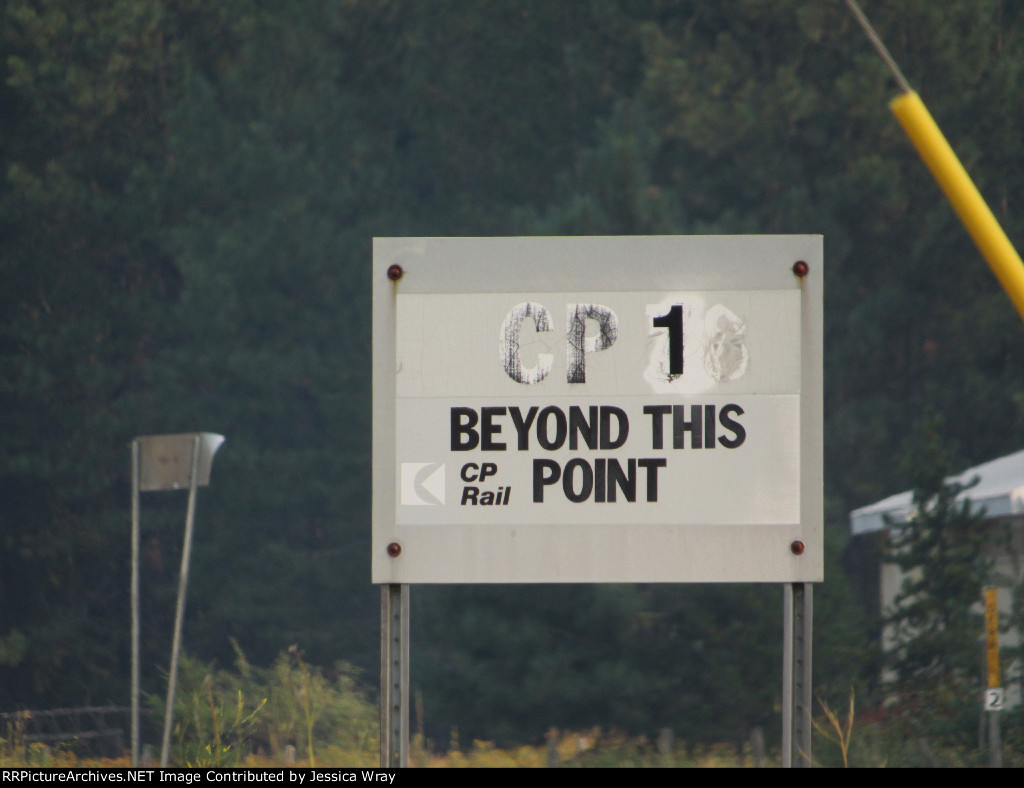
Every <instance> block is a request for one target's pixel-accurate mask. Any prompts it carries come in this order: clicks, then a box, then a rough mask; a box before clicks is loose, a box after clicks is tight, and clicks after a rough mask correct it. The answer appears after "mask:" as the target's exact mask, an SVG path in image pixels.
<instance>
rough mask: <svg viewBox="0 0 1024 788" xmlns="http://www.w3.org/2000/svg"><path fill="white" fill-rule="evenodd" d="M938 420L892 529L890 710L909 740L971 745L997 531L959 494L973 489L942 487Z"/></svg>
mask: <svg viewBox="0 0 1024 788" xmlns="http://www.w3.org/2000/svg"><path fill="white" fill-rule="evenodd" d="M940 427H941V422H939V421H938V420H935V419H932V420H930V421H929V422H926V424H925V426H924V427H923V428H922V437H921V439H920V440H921V448H920V449H919V450H918V452H919V453H916V454H913V455H911V456H910V457H909V459H908V464H909V465H910V466H911V467H912V469H913V473H914V475H915V477H916V484H915V487H914V513H913V516H912V517H911V518H910V519H909V520H908V521H907V522H906V523H898V524H897V523H890V532H891V537H890V543H889V550H888V552H887V560H888V561H889V562H891V563H893V564H895V565H896V566H897V567H898V568H899V570H900V573H901V578H902V582H901V586H900V589H899V591H898V593H897V594H896V596H895V598H894V600H893V603H892V608H891V610H889V611H888V612H887V616H886V626H887V633H886V634H887V637H886V639H887V641H888V643H887V644H886V645H887V652H886V656H887V669H888V670H889V672H890V675H891V676H892V683H891V687H890V689H891V690H894V691H895V693H896V698H895V699H894V704H895V705H894V707H893V709H894V711H895V713H896V715H897V716H898V718H899V719H900V720H901V721H902V722H903V724H904V725H905V727H906V730H907V732H908V733H910V734H913V735H915V736H925V735H931V736H934V735H940V736H943V737H946V739H947V741H955V742H957V743H959V744H961V745H964V744H969V743H970V741H971V737H972V736H973V735H975V733H976V724H977V723H976V721H977V714H978V711H979V698H980V697H981V692H982V689H983V686H984V685H983V681H982V678H983V676H984V670H983V667H984V659H983V658H984V641H983V638H982V633H983V632H984V624H983V607H982V606H980V604H979V603H980V601H981V600H982V598H983V590H984V587H985V585H986V584H988V583H990V582H991V568H992V561H991V559H990V558H989V557H988V553H987V551H986V549H985V548H986V546H990V545H991V542H992V539H993V534H992V529H991V528H987V527H986V526H985V524H984V520H985V513H984V511H982V510H979V509H978V508H977V506H976V505H972V504H971V502H970V501H969V500H961V501H958V500H957V496H959V495H960V494H961V493H963V492H964V491H965V490H968V489H970V487H971V484H967V485H964V484H960V483H956V482H950V481H948V480H947V479H946V473H947V472H948V466H947V464H946V463H945V462H944V460H943V458H944V456H945V452H944V450H943V438H942V436H941V429H940Z"/></svg>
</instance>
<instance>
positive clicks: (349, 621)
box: [0, 0, 1024, 741]
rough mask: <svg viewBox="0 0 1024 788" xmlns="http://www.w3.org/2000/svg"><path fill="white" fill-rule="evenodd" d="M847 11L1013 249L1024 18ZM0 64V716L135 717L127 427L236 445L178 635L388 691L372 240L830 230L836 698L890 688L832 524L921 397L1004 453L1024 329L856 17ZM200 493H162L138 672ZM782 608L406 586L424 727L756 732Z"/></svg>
mask: <svg viewBox="0 0 1024 788" xmlns="http://www.w3.org/2000/svg"><path fill="white" fill-rule="evenodd" d="M865 5H866V6H867V9H866V10H867V11H868V13H869V14H870V15H871V17H872V19H873V21H874V22H875V24H876V25H877V26H878V28H879V29H880V31H881V33H882V35H883V37H884V38H885V39H886V40H887V41H888V43H889V45H890V48H891V49H892V50H893V52H894V54H895V55H896V57H897V58H898V59H899V60H900V63H901V65H902V66H903V69H904V71H905V72H906V73H907V74H908V76H909V77H910V79H911V81H912V82H914V83H915V85H917V86H918V87H919V89H920V92H921V93H922V96H923V97H924V98H925V100H926V101H927V102H928V104H929V106H930V108H931V109H932V112H933V114H934V115H935V116H936V117H937V118H938V120H939V122H940V123H941V125H942V126H943V129H944V130H945V132H946V133H947V136H948V137H949V138H950V140H951V141H952V143H953V145H954V147H955V148H956V149H957V150H958V152H959V153H960V154H961V155H962V157H963V158H964V160H965V163H966V165H967V167H968V169H969V170H970V172H971V173H972V175H973V176H974V177H975V179H976V181H977V182H978V184H979V186H980V188H981V190H982V192H983V193H984V194H986V196H987V197H988V198H989V200H990V201H991V204H992V206H993V208H994V209H995V211H996V213H997V215H998V217H999V218H1000V220H1001V221H1002V222H1003V223H1004V226H1005V227H1006V229H1007V231H1008V234H1009V235H1010V237H1011V238H1021V237H1024V232H1022V231H1024V219H1022V217H1021V212H1020V209H1019V206H1018V205H1017V203H1016V201H1015V197H1014V195H1016V194H1019V193H1020V192H1021V190H1022V185H1024V184H1022V183H1021V180H1022V178H1024V170H1022V168H1021V167H1020V161H1021V160H1022V156H1024V142H1022V140H1021V138H1020V135H1019V133H1018V132H1019V128H1020V127H1021V125H1022V121H1024V117H1022V113H1024V106H1022V105H1021V104H1020V101H1019V95H1020V90H1021V85H1022V81H1024V74H1022V69H1024V38H1022V37H1024V8H1022V7H1021V6H1020V4H1017V3H1012V2H1008V1H1007V0H949V2H944V3H942V4H936V3H930V2H927V1H926V0H908V1H907V2H904V3H899V4H889V5H885V4H880V3H879V4H870V5H868V4H865ZM0 49H2V51H3V53H4V57H3V60H2V62H0V72H2V78H0V106H2V107H3V122H2V123H0V177H2V181H0V282H2V283H3V286H2V287H0V436H2V440H0V708H4V709H13V708H17V707H26V706H35V707H39V706H46V705H53V706H57V705H60V706H66V705H74V704H78V703H94V702H97V703H98V702H105V701H108V700H109V701H114V702H118V703H124V702H126V700H127V683H128V682H127V678H126V677H127V672H128V665H127V662H128V660H127V656H128V646H129V644H128V628H127V626H126V622H127V619H128V597H127V578H128V521H129V514H128V503H129V501H128V498H129V462H128V448H127V447H128V443H129V441H130V440H131V438H132V437H133V436H136V435H143V434H151V433H163V432H182V431H194V430H197V429H199V430H210V431H215V432H219V433H222V434H224V435H225V436H226V437H227V443H226V444H225V446H224V448H223V449H222V450H221V451H220V453H219V454H218V457H217V462H216V467H215V468H214V470H213V479H212V484H211V486H210V487H209V488H208V489H204V490H203V491H202V493H201V495H200V498H199V508H198V514H197V534H196V544H195V550H194V554H193V560H194V565H193V570H192V586H191V588H190V592H189V604H188V609H187V617H188V620H187V622H186V626H185V638H186V643H187V647H188V649H189V651H190V652H191V653H193V654H197V655H201V658H202V659H203V660H211V659H214V658H219V659H220V660H222V661H225V660H230V659H231V658H232V655H233V649H232V646H231V640H230V638H231V637H234V638H236V639H237V641H238V642H239V643H241V644H242V646H243V647H244V648H245V649H246V653H247V654H249V655H250V657H251V659H252V660H253V664H254V665H259V666H268V665H271V664H273V663H274V660H275V659H276V657H277V655H278V654H279V652H280V650H281V648H282V646H283V645H284V644H291V643H296V644H298V646H299V647H300V648H301V649H302V650H303V652H304V654H305V655H306V656H305V659H306V660H308V663H309V664H310V665H330V664H333V663H334V661H336V660H338V659H344V660H345V661H347V662H350V663H354V664H355V665H357V666H359V667H361V668H363V669H365V670H367V671H370V670H375V669H376V661H377V648H378V632H377V627H378V610H377V605H378V594H377V593H376V592H375V591H374V589H372V588H371V587H370V585H369V572H368V560H367V554H368V549H369V532H370V529H369V488H370V479H371V467H370V465H371V457H370V454H369V448H368V447H369V438H370V426H369V425H370V408H371V392H370V378H369V358H370V328H369V290H368V281H367V276H368V271H369V259H370V239H371V237H372V236H373V235H375V234H376V235H445V234H453V235H454V234H459V235H474V234H477V235H483V234H512V233H528V234H541V233H558V234H561V233H566V234H572V233H586V234H605V233H627V234H628V233H702V232H716V233H738V232H756V233H770V232H800V233H803V232H810V233H821V234H823V235H824V236H825V251H826V263H825V264H826V269H827V270H826V272H825V281H826V359H825V365H826V384H825V385H826V392H825V396H826V441H825V451H826V483H827V494H828V523H827V533H826V542H827V545H828V551H829V557H828V567H827V569H826V576H827V577H828V582H827V583H826V584H825V586H824V587H822V588H820V589H816V597H815V598H816V609H817V610H818V611H819V616H818V619H817V631H816V648H817V651H816V654H815V664H816V665H817V666H818V669H817V673H816V681H817V682H819V683H820V686H821V687H822V688H823V692H824V694H826V695H827V696H828V697H829V699H830V702H831V704H832V706H833V707H834V708H839V707H840V706H841V704H842V703H843V702H844V699H845V698H846V697H847V696H848V692H849V686H850V685H851V684H856V685H857V686H858V698H859V699H862V700H863V702H865V703H866V702H868V701H867V695H866V693H864V692H862V689H861V688H862V687H863V686H864V685H865V684H870V681H871V676H872V675H873V672H874V669H875V667H876V663H875V662H874V661H873V657H872V654H873V652H872V648H871V646H872V643H871V638H872V635H871V634H870V632H871V631H872V630H871V627H870V620H869V617H868V616H867V615H866V614H865V612H864V609H863V606H862V605H860V604H858V603H857V601H856V600H855V599H854V594H853V591H852V589H860V588H863V587H865V586H866V585H867V584H869V583H870V578H869V577H866V576H865V574H864V573H863V572H862V571H861V568H859V567H857V566H855V565H854V564H852V563H851V562H848V561H847V562H846V563H843V561H842V559H843V557H844V556H846V555H847V553H846V532H847V526H846V517H845V513H846V511H848V510H849V509H850V508H852V507H853V506H856V505H859V504H862V503H865V502H867V501H870V500H874V499H877V498H879V497H881V496H882V495H884V494H886V493H889V492H892V491H894V490H896V489H900V488H901V487H903V486H905V484H906V482H907V481H909V479H907V478H906V477H904V478H902V479H900V478H898V477H897V476H896V474H895V473H894V471H895V469H894V467H893V461H892V457H893V455H894V453H895V449H896V447H898V446H899V445H900V444H901V442H902V441H903V438H904V436H905V434H906V432H907V429H908V425H909V424H910V423H911V422H912V416H911V415H910V414H915V413H921V412H926V411H935V412H940V413H944V414H946V416H947V420H946V425H947V426H946V427H945V428H944V439H945V440H947V441H956V442H957V444H958V445H959V446H960V447H962V450H963V457H962V459H963V460H964V461H965V462H967V463H970V462H979V461H982V460H985V459H989V458H991V457H994V456H998V455H999V454H1002V453H1007V452H1009V451H1011V450H1015V449H1018V448H1020V444H1021V440H1022V439H1024V398H1022V397H1021V396H1020V393H1019V392H1020V391H1021V390H1022V389H1024V341H1022V339H1024V328H1022V326H1021V324H1020V321H1019V319H1018V318H1017V316H1016V315H1015V314H1014V312H1013V309H1012V307H1010V305H1009V303H1008V301H1007V300H1006V298H1005V296H1004V295H1003V294H1002V293H1001V292H999V289H998V286H997V285H996V284H995V283H994V281H993V280H992V277H991V276H990V275H989V273H988V272H987V271H986V270H985V269H984V265H983V264H982V262H981V261H980V259H979V256H978V255H977V253H976V251H975V250H974V249H973V247H971V245H970V242H969V241H968V239H967V237H966V234H965V233H964V231H963V230H962V228H961V227H960V226H959V224H958V223H957V221H956V219H955V217H954V216H953V214H952V212H951V211H950V210H949V208H948V207H947V206H946V204H945V202H944V201H943V200H942V198H941V195H940V194H939V192H938V190H937V189H936V188H935V186H934V184H933V183H932V182H931V180H930V178H929V176H928V175H927V173H926V172H925V171H924V168H923V166H922V165H921V164H920V162H919V161H918V159H917V157H916V154H914V152H913V151H912V149H911V148H910V145H909V144H908V143H907V142H906V141H905V139H904V138H903V136H902V133H901V132H900V130H899V128H898V126H897V125H896V123H895V121H894V120H893V119H892V118H891V117H890V116H889V114H888V113H887V111H886V109H885V104H886V101H887V99H888V98H889V97H890V96H891V95H892V88H891V85H890V84H889V83H888V82H887V76H886V73H885V70H884V68H883V67H882V66H881V64H880V63H878V62H877V58H875V56H874V54H873V53H872V52H871V51H870V48H869V47H868V45H867V44H866V43H865V42H864V40H863V38H862V35H861V33H860V31H859V29H858V28H857V27H856V26H855V24H854V23H853V21H852V19H850V17H849V15H848V14H847V13H846V11H845V9H844V8H843V7H842V4H841V3H831V4H826V3H809V2H801V1H800V0H777V2H773V3H765V2H763V0H734V2H730V3H727V4H726V3H710V2H702V1H701V0H644V1H643V2H634V0H629V1H628V2H627V0H595V1H594V2H587V3H566V2H562V1H561V0H509V1H508V2H501V3H488V2H483V1H482V0H480V1H476V0H443V1H441V2H435V3H430V4H409V3H402V2H399V1H398V0H336V1H335V0H332V1H331V2H323V1H322V0H282V1H281V2H276V3H270V2H263V0H223V2H216V3H209V2H202V1H201V0H102V2H92V3H81V2H74V1H73V0H0ZM183 512H184V500H183V498H182V497H181V496H180V495H175V494H173V493H167V494H152V495H150V494H147V495H146V496H145V497H144V500H143V526H144V529H145V535H144V551H143V591H144V597H143V602H144V611H143V627H144V629H143V646H144V679H145V681H146V683H147V684H148V685H149V688H150V689H151V690H153V691H156V690H157V689H158V688H159V686H160V684H161V681H162V679H161V676H160V674H159V671H158V667H159V666H161V665H164V664H165V662H166V659H167V656H166V655H167V654H168V652H169V642H168V641H169V636H170V621H171V616H172V610H173V598H174V591H175V587H176V573H177V566H178V551H179V550H180V547H179V545H180V541H181V535H180V522H181V520H182V519H183ZM957 549H959V548H957ZM847 570H849V576H846V574H845V573H846V572H847ZM780 597H781V595H776V594H775V593H774V591H773V590H771V589H768V590H765V589H763V588H760V587H734V588H721V587H711V586H708V587H689V588H662V587H619V586H614V587H578V588H559V589H558V593H554V592H553V591H552V589H549V588H535V589H533V588H516V589H509V588H504V587H493V588H492V587H487V588H460V589H449V588H422V589H421V588H417V589H414V593H413V599H414V614H415V618H414V623H413V626H414V637H415V642H414V683H418V686H419V687H420V688H421V689H422V693H423V698H424V703H423V707H424V716H425V718H426V725H427V728H428V729H429V730H430V732H431V735H432V736H434V737H435V740H438V741H445V740H447V737H448V733H449V731H450V730H451V728H452V727H453V726H458V727H459V729H460V731H461V732H462V734H463V735H465V736H467V737H471V738H472V737H476V736H482V735H493V736H495V737H499V738H502V739H519V740H522V739H524V738H528V737H531V736H537V735H540V733H541V732H542V731H543V730H545V729H546V728H547V727H548V726H549V725H552V724H554V725H558V726H561V727H572V726H575V727H579V728H581V729H582V728H583V727H587V726H590V725H593V724H602V725H621V726H624V727H628V728H629V729H630V730H636V731H640V730H643V731H646V732H648V733H653V732H654V730H655V729H656V728H658V727H661V726H664V725H667V726H672V727H675V728H676V729H677V730H678V731H679V733H680V735H684V733H685V735H686V736H687V737H690V738H692V739H693V740H699V739H701V738H702V737H703V738H717V739H718V740H721V739H724V738H730V737H731V738H740V737H742V736H743V735H744V732H745V730H747V729H749V728H750V727H752V726H755V725H765V726H768V727H769V728H770V727H771V726H772V725H774V724H776V722H774V721H773V719H774V709H773V708H772V704H773V700H772V699H773V698H774V697H775V696H776V695H777V689H776V687H775V683H776V682H777V678H776V677H777V675H778V670H779V668H778V666H779V659H780V657H779V654H778V649H779V641H780V634H779V633H780V629H781V626H780V623H779V620H780V619H781V598H780ZM922 664H923V663H922ZM851 666H853V667H851ZM158 694H159V693H158Z"/></svg>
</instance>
